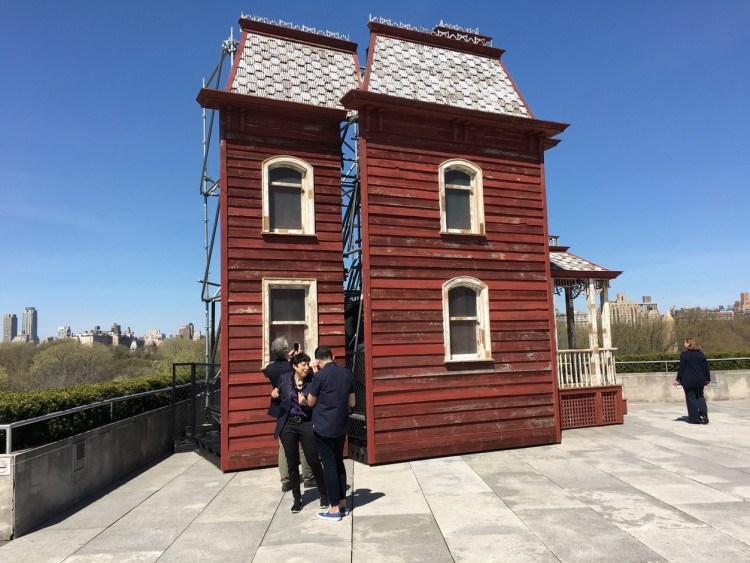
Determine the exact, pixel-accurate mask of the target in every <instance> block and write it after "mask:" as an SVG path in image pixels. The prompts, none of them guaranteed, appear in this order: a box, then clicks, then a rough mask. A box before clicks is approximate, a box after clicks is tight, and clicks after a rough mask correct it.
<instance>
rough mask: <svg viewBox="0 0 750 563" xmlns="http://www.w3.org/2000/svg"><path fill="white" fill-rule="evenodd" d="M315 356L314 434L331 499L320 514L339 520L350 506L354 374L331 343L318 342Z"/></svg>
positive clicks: (310, 400)
mask: <svg viewBox="0 0 750 563" xmlns="http://www.w3.org/2000/svg"><path fill="white" fill-rule="evenodd" d="M315 360H316V361H317V364H318V371H317V373H316V374H315V377H314V378H313V381H312V384H311V385H310V392H309V394H308V396H307V404H308V405H310V406H311V407H315V409H314V410H313V415H312V425H313V434H314V435H315V442H316V443H317V445H318V455H320V461H321V462H322V463H323V474H324V475H325V481H326V490H327V491H328V500H329V501H330V503H331V508H330V509H329V510H328V512H320V513H318V518H320V519H321V520H326V521H329V522H338V521H339V520H341V517H342V516H346V515H347V514H349V509H348V508H347V506H346V466H344V442H345V441H346V426H347V424H348V422H349V411H350V409H353V408H354V403H355V397H354V377H353V376H352V372H350V371H349V370H348V369H346V368H343V367H339V366H337V365H336V363H335V362H334V361H333V360H334V357H333V353H332V352H331V349H330V348H329V347H328V346H318V348H317V349H316V350H315Z"/></svg>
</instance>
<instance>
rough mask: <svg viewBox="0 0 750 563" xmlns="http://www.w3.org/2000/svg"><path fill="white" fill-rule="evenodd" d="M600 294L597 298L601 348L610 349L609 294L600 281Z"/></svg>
mask: <svg viewBox="0 0 750 563" xmlns="http://www.w3.org/2000/svg"><path fill="white" fill-rule="evenodd" d="M602 283H603V284H604V285H603V286H602V292H601V294H600V296H599V303H601V310H602V348H605V349H610V348H612V321H611V319H610V316H609V292H608V291H607V285H606V283H607V282H606V281H602Z"/></svg>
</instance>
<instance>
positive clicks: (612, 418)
mask: <svg viewBox="0 0 750 563" xmlns="http://www.w3.org/2000/svg"><path fill="white" fill-rule="evenodd" d="M620 400H622V399H620ZM602 419H603V422H604V424H617V423H618V422H622V421H621V420H618V417H617V392H615V391H612V392H609V393H607V392H605V393H602Z"/></svg>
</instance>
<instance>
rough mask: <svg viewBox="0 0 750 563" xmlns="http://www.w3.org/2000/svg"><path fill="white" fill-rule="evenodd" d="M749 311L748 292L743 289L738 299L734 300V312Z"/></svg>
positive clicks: (749, 300) (749, 298) (749, 296)
mask: <svg viewBox="0 0 750 563" xmlns="http://www.w3.org/2000/svg"><path fill="white" fill-rule="evenodd" d="M748 311H750V293H748V292H747V291H743V292H742V293H740V300H739V301H735V302H734V312H735V313H746V312H748Z"/></svg>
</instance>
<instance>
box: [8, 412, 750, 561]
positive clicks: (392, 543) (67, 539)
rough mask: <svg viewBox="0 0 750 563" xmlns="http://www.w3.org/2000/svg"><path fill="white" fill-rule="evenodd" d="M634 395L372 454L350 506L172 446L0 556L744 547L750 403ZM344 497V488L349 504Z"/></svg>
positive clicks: (416, 555) (460, 554) (434, 557)
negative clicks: (605, 418)
mask: <svg viewBox="0 0 750 563" xmlns="http://www.w3.org/2000/svg"><path fill="white" fill-rule="evenodd" d="M709 408H710V411H711V412H710V418H711V423H710V424H709V425H707V426H695V425H689V424H687V423H686V422H685V421H684V419H683V418H682V417H683V416H684V415H685V408H684V405H683V404H681V403H671V404H666V403H659V404H631V405H629V410H630V414H628V415H627V416H626V417H625V424H624V425H622V426H608V427H599V428H585V429H579V430H568V431H565V432H563V441H562V444H559V445H554V446H542V447H533V448H525V449H516V450H506V451H499V452H490V453H482V454H474V455H465V456H454V457H446V458H438V459H429V460H422V461H414V462H411V463H398V464H392V465H383V466H377V467H369V466H367V465H363V464H360V463H356V462H352V461H348V462H347V463H348V471H349V479H350V485H351V491H353V494H354V496H353V511H352V513H351V515H350V516H348V517H346V518H344V519H343V520H342V521H341V522H338V523H330V522H322V521H319V520H317V519H316V518H315V513H316V512H317V510H316V509H317V498H316V493H315V492H314V491H313V490H308V491H307V493H306V494H305V497H304V498H305V500H306V501H307V502H308V503H309V504H306V505H305V507H304V508H303V510H302V512H301V513H299V514H291V512H290V507H291V503H292V499H291V497H290V494H289V493H286V494H282V493H281V491H280V485H279V480H278V473H277V470H276V469H275V468H269V469H260V470H254V471H243V472H236V473H227V474H222V473H221V472H220V471H219V470H218V469H216V467H214V466H213V465H212V464H211V463H209V462H208V461H206V460H205V459H204V458H202V457H201V456H199V455H197V454H194V453H181V454H175V455H172V456H170V457H168V458H166V459H163V460H161V461H160V462H158V463H156V464H154V465H152V466H151V467H148V468H146V469H144V470H143V471H141V472H139V473H138V474H136V475H133V476H131V477H130V478H129V479H127V480H125V481H123V482H122V483H120V484H119V485H118V486H116V487H113V488H111V489H109V490H108V491H106V492H105V493H103V494H102V495H100V496H99V497H98V498H96V499H95V500H93V501H92V502H90V503H87V504H83V505H80V506H77V507H75V508H74V509H72V510H70V511H69V512H67V513H66V514H64V515H62V516H61V517H59V518H56V519H54V520H53V521H50V522H47V523H46V524H45V525H43V526H41V527H40V528H39V529H37V530H36V531H34V532H31V533H29V534H27V535H25V536H22V537H20V538H18V539H15V540H12V541H10V542H7V543H5V544H4V545H0V561H2V562H15V561H18V562H24V563H25V562H43V561H49V562H58V561H65V562H66V563H72V562H82V561H86V562H94V561H159V562H168V561H179V562H188V561H201V562H206V561H221V562H231V561H253V562H265V561H268V562H274V563H278V562H280V561H323V560H328V561H342V562H343V561H354V562H367V563H375V562H378V563H379V562H390V561H393V562H402V561H429V562H430V563H441V562H449V561H481V562H486V561H534V562H537V561H607V562H619V561H686V562H687V561H691V562H694V561H702V560H706V561H709V560H710V561H721V562H724V561H727V562H738V561H750V502H748V500H750V401H715V402H711V403H709ZM350 504H351V502H350Z"/></svg>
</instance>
